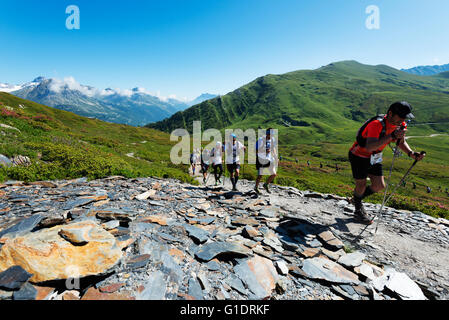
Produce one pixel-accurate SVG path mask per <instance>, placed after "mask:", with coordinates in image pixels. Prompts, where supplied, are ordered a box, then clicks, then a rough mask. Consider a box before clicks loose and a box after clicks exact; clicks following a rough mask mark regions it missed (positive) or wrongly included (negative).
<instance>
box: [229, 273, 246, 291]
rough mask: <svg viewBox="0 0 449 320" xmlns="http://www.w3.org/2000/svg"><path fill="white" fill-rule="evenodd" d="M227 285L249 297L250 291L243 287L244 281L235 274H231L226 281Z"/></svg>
mask: <svg viewBox="0 0 449 320" xmlns="http://www.w3.org/2000/svg"><path fill="white" fill-rule="evenodd" d="M226 283H227V284H228V285H229V286H230V287H231V288H233V289H234V290H237V291H238V292H240V293H241V294H243V295H247V294H248V291H247V290H246V289H245V286H244V285H243V282H242V280H240V279H239V278H237V276H235V275H234V274H230V275H229V277H228V278H227V279H226Z"/></svg>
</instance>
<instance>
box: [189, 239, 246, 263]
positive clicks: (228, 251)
mask: <svg viewBox="0 0 449 320" xmlns="http://www.w3.org/2000/svg"><path fill="white" fill-rule="evenodd" d="M223 255H227V256H228V255H231V256H236V257H242V256H243V257H247V256H249V255H251V250H249V249H247V248H245V247H244V246H242V245H240V244H238V243H233V242H211V243H208V244H206V245H204V246H202V247H201V248H200V249H199V250H198V251H197V252H196V253H195V256H196V257H197V258H198V259H200V260H202V261H210V260H212V259H213V258H215V257H217V258H218V257H220V256H223Z"/></svg>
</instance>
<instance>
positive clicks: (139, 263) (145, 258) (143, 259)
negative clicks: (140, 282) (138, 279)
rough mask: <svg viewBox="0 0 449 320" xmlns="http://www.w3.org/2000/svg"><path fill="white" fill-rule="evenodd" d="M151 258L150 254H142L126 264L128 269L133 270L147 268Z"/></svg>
mask: <svg viewBox="0 0 449 320" xmlns="http://www.w3.org/2000/svg"><path fill="white" fill-rule="evenodd" d="M150 258H151V256H150V255H149V254H141V255H138V256H134V257H131V259H129V260H128V261H127V262H126V267H127V268H131V269H138V268H142V267H145V266H146V265H147V264H148V262H149V261H150Z"/></svg>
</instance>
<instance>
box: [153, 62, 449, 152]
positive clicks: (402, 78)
mask: <svg viewBox="0 0 449 320" xmlns="http://www.w3.org/2000/svg"><path fill="white" fill-rule="evenodd" d="M397 100H407V101H409V102H410V103H411V104H412V105H414V106H415V110H414V113H415V115H416V117H417V119H416V122H417V123H429V122H432V123H434V122H436V123H440V124H432V125H429V126H428V127H427V128H426V132H449V129H448V126H447V125H446V124H444V123H447V122H449V108H448V105H449V80H448V79H446V78H444V77H443V76H439V77H422V76H416V75H411V74H408V73H405V72H402V71H399V70H396V69H393V68H390V67H388V66H383V65H380V66H367V65H363V64H360V63H357V62H355V61H345V62H339V63H334V64H330V65H328V66H325V67H322V68H320V69H317V70H311V71H310V70H304V71H295V72H290V73H286V74H282V75H266V76H264V77H260V78H258V79H256V80H254V81H252V82H251V83H249V84H247V85H245V86H243V87H241V88H239V89H237V90H235V91H233V92H231V93H229V94H227V95H225V96H221V97H217V98H215V99H211V100H209V101H206V102H203V103H201V104H199V105H196V106H193V107H191V108H189V109H187V110H185V111H183V112H178V113H176V114H175V115H173V116H172V117H170V118H168V119H165V120H163V121H160V122H157V123H154V124H150V125H148V126H149V127H151V128H155V129H158V130H162V131H166V132H171V131H172V130H174V129H176V128H187V129H188V130H190V131H191V129H192V122H193V121H194V120H201V121H202V125H203V129H207V128H217V129H222V128H228V127H229V128H242V129H246V128H250V127H252V128H257V127H258V126H262V127H268V126H273V127H276V128H278V129H279V131H280V133H281V142H283V143H286V144H290V143H293V142H294V143H307V142H309V141H310V140H313V141H314V142H319V141H326V142H341V141H342V140H343V141H350V140H352V138H353V133H352V132H353V131H354V130H356V129H357V128H358V127H359V126H360V122H363V121H364V120H365V119H366V118H368V117H370V116H372V115H374V114H378V113H385V112H386V109H387V108H388V106H389V105H390V104H391V103H392V102H394V101H397Z"/></svg>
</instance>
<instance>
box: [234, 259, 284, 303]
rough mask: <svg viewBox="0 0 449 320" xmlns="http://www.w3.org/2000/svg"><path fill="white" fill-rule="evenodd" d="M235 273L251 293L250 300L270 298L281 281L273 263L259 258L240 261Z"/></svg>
mask: <svg viewBox="0 0 449 320" xmlns="http://www.w3.org/2000/svg"><path fill="white" fill-rule="evenodd" d="M234 272H235V274H236V275H237V276H238V277H239V278H240V279H241V280H242V281H243V283H244V284H245V285H246V287H247V288H248V290H249V291H250V293H249V294H248V298H249V299H257V300H260V299H266V298H268V297H270V296H271V294H272V290H274V289H275V288H276V282H277V281H278V279H279V276H278V274H277V272H276V269H275V267H274V265H273V263H272V262H271V261H270V260H268V259H266V258H262V257H259V256H254V258H251V259H239V261H238V263H237V265H236V266H235V267H234Z"/></svg>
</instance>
